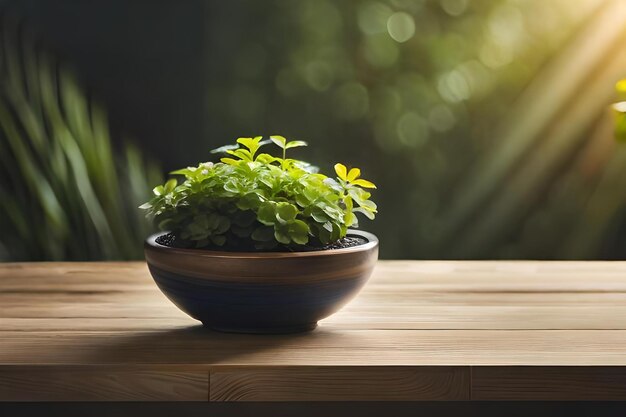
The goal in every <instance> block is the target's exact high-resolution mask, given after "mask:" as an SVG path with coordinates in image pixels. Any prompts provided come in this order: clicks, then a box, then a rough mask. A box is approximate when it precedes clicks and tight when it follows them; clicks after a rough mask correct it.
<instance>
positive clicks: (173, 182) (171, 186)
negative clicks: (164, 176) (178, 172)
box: [163, 178, 178, 194]
mask: <svg viewBox="0 0 626 417" xmlns="http://www.w3.org/2000/svg"><path fill="white" fill-rule="evenodd" d="M177 185H178V181H176V179H175V178H172V179H171V180H169V181H168V182H166V183H165V185H164V186H163V188H164V190H165V193H166V194H169V193H171V192H172V191H174V188H176V186H177Z"/></svg>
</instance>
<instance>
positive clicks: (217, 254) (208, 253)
mask: <svg viewBox="0 0 626 417" xmlns="http://www.w3.org/2000/svg"><path fill="white" fill-rule="evenodd" d="M165 233H166V232H160V233H155V234H153V235H151V236H149V237H148V238H147V239H146V242H145V246H146V248H150V249H153V250H157V251H167V252H168V253H170V254H172V253H177V252H178V253H181V254H186V255H197V256H202V257H210V258H239V259H241V258H245V259H254V258H261V259H266V258H293V257H315V256H329V255H341V254H348V253H354V252H363V251H368V250H370V249H373V248H375V247H376V246H378V238H377V237H376V236H375V235H374V234H372V233H369V232H364V231H362V230H355V229H348V233H347V234H346V236H350V235H352V236H358V237H361V238H364V239H366V240H367V243H364V244H362V245H358V246H351V247H349V248H341V249H323V250H313V251H302V252H296V251H294V252H234V251H232V252H231V251H215V250H207V249H186V248H173V247H170V246H165V245H161V244H160V243H157V242H156V239H157V238H158V237H159V236H161V235H163V234H165Z"/></svg>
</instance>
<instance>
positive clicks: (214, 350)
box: [89, 325, 333, 365]
mask: <svg viewBox="0 0 626 417" xmlns="http://www.w3.org/2000/svg"><path fill="white" fill-rule="evenodd" d="M331 334H333V331H332V330H326V329H322V328H318V329H316V330H314V331H312V332H303V333H295V334H288V335H248V334H235V333H221V332H216V331H212V330H209V329H208V328H205V327H203V326H202V325H198V326H193V327H186V328H180V329H168V330H162V331H149V332H132V333H129V332H120V333H119V334H117V335H114V336H111V335H110V334H108V335H107V337H106V339H104V340H99V341H98V342H97V343H94V344H91V349H90V352H89V355H90V356H91V355H93V356H92V357H91V358H89V359H90V360H93V361H94V362H95V363H102V364H113V363H117V364H207V365H209V364H228V363H232V362H236V359H237V358H242V357H249V358H248V360H251V361H252V362H255V363H268V362H271V363H272V364H280V363H281V362H287V361H289V360H290V359H291V360H297V359H302V358H306V357H307V356H306V354H304V353H303V352H302V351H301V349H302V348H306V346H307V345H308V346H311V342H315V343H313V345H315V344H316V342H319V341H320V340H322V339H326V338H327V337H328V336H330V335H331Z"/></svg>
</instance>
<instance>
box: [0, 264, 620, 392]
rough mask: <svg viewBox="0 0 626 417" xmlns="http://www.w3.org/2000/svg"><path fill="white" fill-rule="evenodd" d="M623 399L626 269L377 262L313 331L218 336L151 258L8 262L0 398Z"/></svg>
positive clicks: (1, 294) (0, 284) (0, 315)
mask: <svg viewBox="0 0 626 417" xmlns="http://www.w3.org/2000/svg"><path fill="white" fill-rule="evenodd" d="M614 399H620V400H624V399H626V262H414V261H383V262H380V263H379V264H378V266H377V268H376V271H375V273H374V275H373V277H372V279H371V280H370V282H369V283H368V285H367V286H366V288H365V289H364V290H363V292H362V293H361V294H360V295H359V296H358V298H357V299H355V300H354V301H353V302H352V303H350V304H349V305H348V306H347V307H345V308H344V309H343V310H342V311H341V312H340V313H338V314H336V315H335V316H333V317H331V318H329V319H327V320H324V321H323V322H321V323H320V326H319V328H318V329H317V330H315V331H313V332H311V333H304V334H295V335H282V336H252V335H236V334H222V333H214V332H210V331H207V330H205V329H203V328H202V327H200V326H198V323H197V322H195V321H194V320H192V319H190V318H189V317H187V316H186V315H184V314H183V313H181V312H180V311H179V310H178V309H177V308H176V307H174V306H173V305H172V304H171V303H170V302H169V301H168V300H167V299H165V297H164V296H163V295H162V294H161V293H160V292H159V290H158V289H157V288H156V286H155V285H154V283H153V282H152V279H151V278H150V276H149V274H148V271H147V268H146V266H145V264H144V263H138V262H137V263H34V264H0V400H4V401H7V400H9V401H13V400H14V401H57V400H63V401H73V400H79V401H91V400H93V401H108V400H116V401H117V400H119V401H134V400H137V401H150V400H159V401H172V400H185V401H265V400H270V401H271V400H288V401H289V400H291V401H298V400H309V401H312V400H313V401H317V400H321V401H324V400H331V401H332V400H352V401H361V400H364V401H369V400H377V401H380V400H413V401H418V400H428V401H432V400H614Z"/></svg>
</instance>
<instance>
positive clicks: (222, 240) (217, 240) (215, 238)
mask: <svg viewBox="0 0 626 417" xmlns="http://www.w3.org/2000/svg"><path fill="white" fill-rule="evenodd" d="M210 239H211V242H213V243H214V244H215V245H217V246H224V243H226V236H223V235H218V236H211V238H210Z"/></svg>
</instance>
